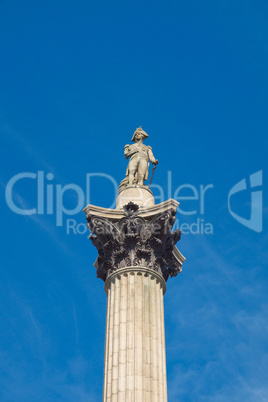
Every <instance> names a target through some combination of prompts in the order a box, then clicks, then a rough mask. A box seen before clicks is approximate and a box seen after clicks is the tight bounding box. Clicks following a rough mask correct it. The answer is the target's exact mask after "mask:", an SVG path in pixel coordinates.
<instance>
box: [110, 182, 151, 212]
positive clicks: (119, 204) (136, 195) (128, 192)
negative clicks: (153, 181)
mask: <svg viewBox="0 0 268 402" xmlns="http://www.w3.org/2000/svg"><path fill="white" fill-rule="evenodd" d="M129 202H134V204H137V205H138V206H139V207H140V209H145V208H148V207H152V206H154V205H155V201H154V196H153V193H152V192H151V190H150V189H149V188H148V187H147V186H138V185H133V186H127V187H125V188H123V189H122V190H121V191H119V192H118V196H117V199H116V209H121V210H122V209H123V207H124V205H126V204H128V203H129Z"/></svg>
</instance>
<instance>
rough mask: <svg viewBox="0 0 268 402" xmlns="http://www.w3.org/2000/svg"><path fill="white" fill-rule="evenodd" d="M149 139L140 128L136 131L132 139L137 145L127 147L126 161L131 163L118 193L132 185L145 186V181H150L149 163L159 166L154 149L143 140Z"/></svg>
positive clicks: (125, 150)
mask: <svg viewBox="0 0 268 402" xmlns="http://www.w3.org/2000/svg"><path fill="white" fill-rule="evenodd" d="M148 137H149V136H148V134H147V133H146V132H145V131H144V130H143V129H142V128H141V126H140V127H139V128H137V129H136V130H135V132H134V134H133V137H132V139H131V141H133V142H135V144H131V145H129V144H127V145H125V148H124V155H125V157H126V159H128V158H129V163H128V167H127V172H126V177H125V178H124V179H123V180H122V181H121V183H120V185H119V189H118V191H120V190H122V189H123V188H124V187H126V186H131V185H138V186H144V181H145V180H147V179H148V171H149V161H150V162H151V163H152V164H153V165H157V164H158V160H157V159H155V157H154V155H153V152H152V148H151V147H150V146H148V145H144V144H143V140H145V139H146V138H148Z"/></svg>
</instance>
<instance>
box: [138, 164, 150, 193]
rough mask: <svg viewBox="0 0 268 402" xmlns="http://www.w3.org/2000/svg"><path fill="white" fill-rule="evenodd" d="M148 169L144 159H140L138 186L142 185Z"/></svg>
mask: <svg viewBox="0 0 268 402" xmlns="http://www.w3.org/2000/svg"><path fill="white" fill-rule="evenodd" d="M147 169H148V162H147V160H146V159H141V160H140V163H139V167H138V185H139V186H142V185H143V184H144V178H145V175H146V171H147Z"/></svg>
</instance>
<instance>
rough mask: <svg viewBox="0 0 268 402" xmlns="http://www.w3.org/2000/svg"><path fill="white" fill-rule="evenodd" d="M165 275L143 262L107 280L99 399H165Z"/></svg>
mask: <svg viewBox="0 0 268 402" xmlns="http://www.w3.org/2000/svg"><path fill="white" fill-rule="evenodd" d="M165 290H166V283H165V280H164V279H163V277H162V276H161V275H159V274H158V273H157V272H154V271H153V270H151V269H148V268H143V267H126V268H121V269H120V270H118V271H117V272H115V273H114V274H112V275H111V276H109V278H108V279H107V280H106V282H105V291H106V293H107V318H106V319H107V321H106V340H105V363H104V392H103V402H126V401H127V402H134V401H135V402H142V401H146V402H166V401H167V382H166V352H165V332H164V307H163V294H164V292H165Z"/></svg>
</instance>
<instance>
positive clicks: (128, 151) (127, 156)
mask: <svg viewBox="0 0 268 402" xmlns="http://www.w3.org/2000/svg"><path fill="white" fill-rule="evenodd" d="M129 147H130V145H129V144H127V145H125V146H124V155H125V158H126V159H128V158H129V156H130V149H129Z"/></svg>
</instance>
